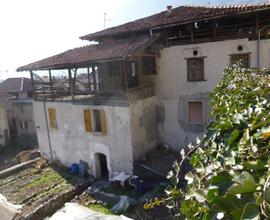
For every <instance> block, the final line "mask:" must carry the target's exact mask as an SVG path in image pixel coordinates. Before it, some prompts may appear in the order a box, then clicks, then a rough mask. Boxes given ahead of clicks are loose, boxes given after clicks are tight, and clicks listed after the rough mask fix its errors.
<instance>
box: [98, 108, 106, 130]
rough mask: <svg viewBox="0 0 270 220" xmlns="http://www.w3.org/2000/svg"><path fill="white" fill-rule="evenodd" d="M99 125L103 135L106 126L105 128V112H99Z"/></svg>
mask: <svg viewBox="0 0 270 220" xmlns="http://www.w3.org/2000/svg"><path fill="white" fill-rule="evenodd" d="M100 125H101V132H102V134H103V135H105V134H106V133H107V126H106V117H105V111H103V110H101V111H100Z"/></svg>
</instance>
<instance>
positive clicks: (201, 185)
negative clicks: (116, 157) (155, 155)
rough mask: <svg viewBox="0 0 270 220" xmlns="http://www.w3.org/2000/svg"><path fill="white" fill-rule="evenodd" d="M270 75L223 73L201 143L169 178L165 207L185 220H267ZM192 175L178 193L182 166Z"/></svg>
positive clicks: (232, 69) (238, 69)
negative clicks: (185, 166)
mask: <svg viewBox="0 0 270 220" xmlns="http://www.w3.org/2000/svg"><path fill="white" fill-rule="evenodd" d="M269 73H270V71H269V70H267V69H254V68H252V69H245V68H241V67H240V66H233V67H228V68H227V69H226V70H225V71H224V76H223V80H222V81H221V82H220V83H219V84H218V85H217V87H216V88H215V90H214V91H213V92H212V93H211V94H210V97H211V103H212V112H211V118H212V121H211V122H210V123H209V124H208V126H207V129H206V133H205V135H204V137H203V139H202V140H201V141H200V140H198V141H197V144H196V145H195V146H192V145H189V151H188V152H187V153H185V151H183V150H182V151H181V161H180V162H176V163H175V164H174V165H173V170H172V171H170V173H169V174H168V178H169V179H170V181H171V184H170V185H169V186H168V187H167V189H166V193H167V196H168V199H167V200H168V202H167V206H168V207H169V208H173V209H174V211H175V213H176V215H178V216H182V217H184V218H185V219H204V220H207V219H237V220H239V219H261V218H269V217H270V189H269V185H270V142H269V141H270V114H269V112H270V75H269ZM187 159H188V160H189V162H190V164H191V165H192V166H193V170H192V172H188V173H187V174H186V175H185V179H186V180H187V184H186V187H184V188H180V182H179V178H178V176H179V173H180V172H181V171H182V170H181V164H182V163H183V161H185V160H187Z"/></svg>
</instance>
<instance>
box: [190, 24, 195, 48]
mask: <svg viewBox="0 0 270 220" xmlns="http://www.w3.org/2000/svg"><path fill="white" fill-rule="evenodd" d="M190 43H192V44H193V43H194V32H193V25H192V26H191V29H190Z"/></svg>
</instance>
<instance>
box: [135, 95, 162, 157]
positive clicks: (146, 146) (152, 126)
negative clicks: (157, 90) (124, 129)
mask: <svg viewBox="0 0 270 220" xmlns="http://www.w3.org/2000/svg"><path fill="white" fill-rule="evenodd" d="M156 103H157V97H156V96H153V97H149V98H145V99H141V100H138V101H135V102H132V103H131V104H130V124H131V137H132V147H133V153H134V159H135V160H136V159H139V158H140V157H141V156H143V155H145V154H146V153H148V152H149V151H150V150H152V149H153V148H155V147H156V146H157V145H158V144H159V137H158V126H157V105H156Z"/></svg>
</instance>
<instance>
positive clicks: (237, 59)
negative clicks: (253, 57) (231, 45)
mask: <svg viewBox="0 0 270 220" xmlns="http://www.w3.org/2000/svg"><path fill="white" fill-rule="evenodd" d="M234 64H240V65H241V66H243V67H246V68H249V67H250V62H249V54H248V53H245V54H232V55H231V65H234Z"/></svg>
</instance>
